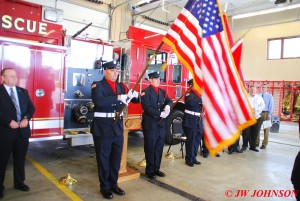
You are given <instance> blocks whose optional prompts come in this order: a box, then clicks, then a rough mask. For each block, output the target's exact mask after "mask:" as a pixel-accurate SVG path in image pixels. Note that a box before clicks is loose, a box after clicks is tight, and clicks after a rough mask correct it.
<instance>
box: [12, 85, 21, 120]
mask: <svg viewBox="0 0 300 201" xmlns="http://www.w3.org/2000/svg"><path fill="white" fill-rule="evenodd" d="M10 97H11V100H12V101H13V103H14V105H15V108H16V111H17V120H18V122H20V121H21V110H20V107H19V105H18V102H17V98H16V94H15V92H14V90H13V88H10Z"/></svg>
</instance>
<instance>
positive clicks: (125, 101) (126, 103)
mask: <svg viewBox="0 0 300 201" xmlns="http://www.w3.org/2000/svg"><path fill="white" fill-rule="evenodd" d="M127 97H128V95H127V94H121V95H120V101H121V102H122V103H124V104H125V105H128V100H127ZM129 101H130V99H129Z"/></svg>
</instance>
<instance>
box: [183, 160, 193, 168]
mask: <svg viewBox="0 0 300 201" xmlns="http://www.w3.org/2000/svg"><path fill="white" fill-rule="evenodd" d="M185 164H187V165H188V166H190V167H194V163H192V162H188V161H185Z"/></svg>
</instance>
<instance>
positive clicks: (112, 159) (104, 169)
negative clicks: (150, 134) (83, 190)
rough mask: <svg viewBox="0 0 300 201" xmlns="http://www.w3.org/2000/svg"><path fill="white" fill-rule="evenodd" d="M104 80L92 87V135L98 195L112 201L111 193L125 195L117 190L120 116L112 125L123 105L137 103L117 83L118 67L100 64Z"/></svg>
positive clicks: (110, 64)
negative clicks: (98, 185)
mask: <svg viewBox="0 0 300 201" xmlns="http://www.w3.org/2000/svg"><path fill="white" fill-rule="evenodd" d="M103 68H104V78H103V79H102V80H101V81H99V82H96V83H94V84H93V85H92V100H93V103H94V105H95V113H94V118H93V122H92V124H91V133H92V134H93V139H94V145H95V151H96V157H97V164H98V176H99V182H100V193H101V194H102V196H103V197H104V198H106V199H112V198H113V195H112V192H114V193H115V194H117V195H125V191H124V190H122V189H121V188H119V186H118V183H117V181H118V173H119V170H120V163H121V157H122V150H123V142H124V136H123V132H124V128H123V114H121V115H120V117H119V119H118V120H117V122H116V123H115V119H116V116H117V112H119V111H120V110H121V108H122V106H123V104H126V105H127V104H128V103H129V102H130V101H131V102H134V103H138V102H139V96H138V93H137V92H135V91H134V92H132V90H128V88H127V86H126V85H125V84H123V83H119V82H117V78H118V75H119V73H118V69H117V63H116V62H115V61H114V62H107V63H105V64H103Z"/></svg>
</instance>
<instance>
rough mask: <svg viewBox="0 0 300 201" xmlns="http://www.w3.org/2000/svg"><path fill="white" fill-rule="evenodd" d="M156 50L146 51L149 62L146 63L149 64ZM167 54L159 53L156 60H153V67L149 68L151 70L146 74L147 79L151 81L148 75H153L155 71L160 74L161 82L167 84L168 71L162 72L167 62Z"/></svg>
mask: <svg viewBox="0 0 300 201" xmlns="http://www.w3.org/2000/svg"><path fill="white" fill-rule="evenodd" d="M154 52H155V51H154V50H149V49H147V50H146V55H147V58H146V59H147V60H146V63H148V61H149V59H150V58H151V57H152V55H153V54H154ZM166 55H167V53H166V52H158V53H157V54H156V56H155V58H154V59H153V60H152V62H151V65H150V66H149V68H148V69H147V70H146V73H145V78H146V79H149V77H148V74H149V73H152V72H154V71H159V72H160V81H161V82H166V72H165V71H166V70H162V69H161V68H162V65H163V63H165V62H166V61H165V60H164V59H165V58H167V57H166Z"/></svg>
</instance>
